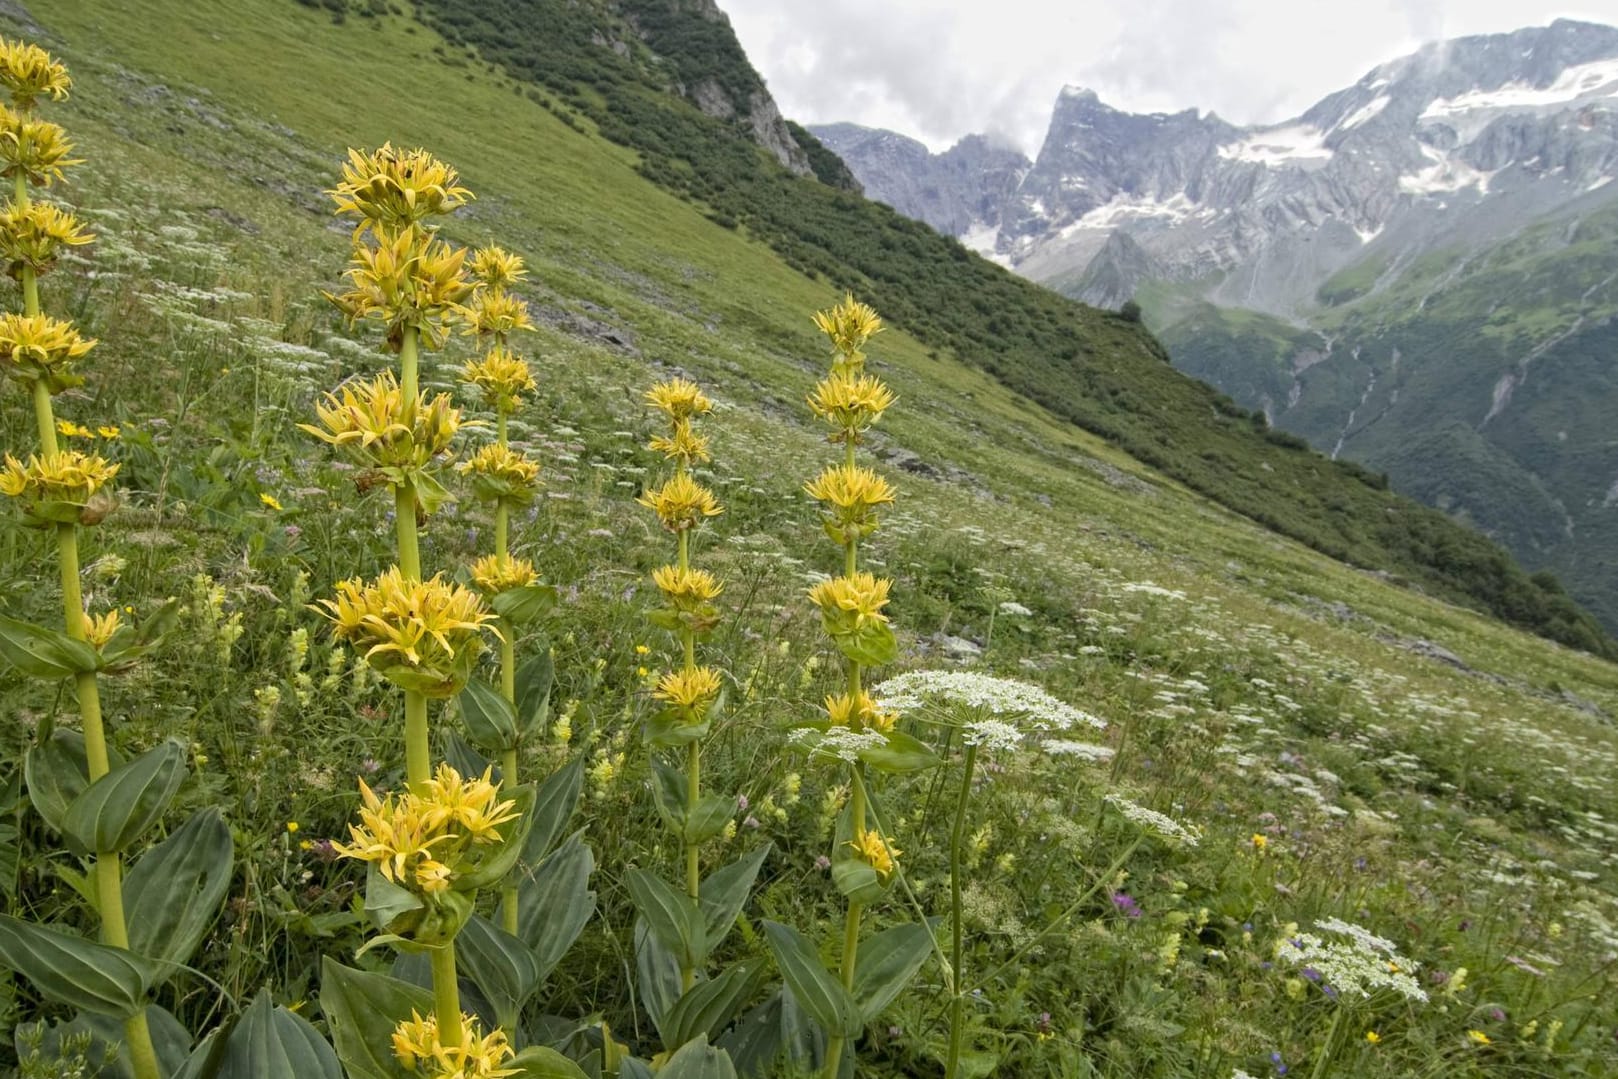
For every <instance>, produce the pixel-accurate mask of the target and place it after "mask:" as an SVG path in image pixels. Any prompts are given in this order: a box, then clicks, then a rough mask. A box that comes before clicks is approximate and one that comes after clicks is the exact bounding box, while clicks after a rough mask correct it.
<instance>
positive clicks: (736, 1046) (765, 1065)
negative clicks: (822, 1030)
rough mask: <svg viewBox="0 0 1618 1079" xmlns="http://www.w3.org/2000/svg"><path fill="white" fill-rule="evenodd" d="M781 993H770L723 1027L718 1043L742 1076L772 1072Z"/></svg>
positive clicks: (778, 1035)
mask: <svg viewBox="0 0 1618 1079" xmlns="http://www.w3.org/2000/svg"><path fill="white" fill-rule="evenodd" d="M781 1045H782V1042H781V993H780V991H779V990H777V991H776V992H774V993H771V994H770V995H769V997H768V998H767V999H766V1000H765V1001H764V1003H762V1004H759V1005H756V1006H755V1007H753V1008H752V1009H750V1010H749V1011H748V1013H747V1014H746V1015H744V1016H742V1017H741V1018H740V1019H739V1020H737V1021H736V1024H735V1025H734V1026H732V1027H731V1028H730V1029H729V1030H727V1031H725V1034H724V1036H723V1037H722V1038H720V1039H719V1047H720V1048H721V1049H723V1050H724V1051H725V1052H727V1053H729V1054H730V1059H731V1062H732V1063H733V1064H735V1066H736V1071H737V1073H738V1074H740V1075H745V1076H762V1075H774V1074H775V1063H776V1061H777V1060H779V1059H780V1057H781Z"/></svg>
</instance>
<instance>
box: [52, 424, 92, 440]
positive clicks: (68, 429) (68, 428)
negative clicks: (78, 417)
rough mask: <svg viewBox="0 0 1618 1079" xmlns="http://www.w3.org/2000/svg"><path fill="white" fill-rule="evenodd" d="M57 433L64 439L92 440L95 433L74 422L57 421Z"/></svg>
mask: <svg viewBox="0 0 1618 1079" xmlns="http://www.w3.org/2000/svg"><path fill="white" fill-rule="evenodd" d="M56 433H57V434H59V435H61V436H62V437H63V438H91V437H93V433H92V432H91V430H90V429H89V428H88V427H80V426H79V425H78V424H76V423H74V422H73V421H72V420H57V421H56Z"/></svg>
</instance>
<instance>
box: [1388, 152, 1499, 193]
mask: <svg viewBox="0 0 1618 1079" xmlns="http://www.w3.org/2000/svg"><path fill="white" fill-rule="evenodd" d="M1421 152H1422V155H1423V156H1424V157H1426V158H1427V160H1428V161H1431V162H1432V164H1430V165H1428V166H1427V167H1426V168H1424V169H1421V170H1419V171H1417V172H1411V173H1406V174H1405V175H1403V176H1401V177H1399V190H1400V191H1403V192H1404V193H1405V194H1407V195H1452V194H1454V193H1455V192H1457V191H1464V190H1465V189H1466V188H1469V187H1475V188H1477V189H1478V194H1479V195H1487V194H1488V193H1489V181H1490V180H1491V179H1493V178H1494V173H1492V172H1480V171H1478V170H1477V169H1474V168H1473V167H1472V166H1470V165H1468V164H1467V163H1466V162H1464V161H1461V160H1460V159H1458V158H1457V157H1455V155H1453V154H1446V153H1444V151H1442V150H1439V149H1437V148H1435V147H1432V146H1423V147H1422V148H1421Z"/></svg>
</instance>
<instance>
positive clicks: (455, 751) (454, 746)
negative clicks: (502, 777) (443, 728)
mask: <svg viewBox="0 0 1618 1079" xmlns="http://www.w3.org/2000/svg"><path fill="white" fill-rule="evenodd" d="M444 759H445V760H446V761H448V762H449V765H450V767H451V768H454V769H455V770H456V771H457V772H459V773H461V775H463V776H480V775H482V774H483V772H484V769H486V768H488V767H489V764H490V761H489V758H488V757H485V756H484V755H483V754H482V753H480V752H478V751H477V750H476V749H475V748H473V746H472V743H471V742H468V741H467V740H466V739H465V738H463V737H462V736H461V732H460V731H457V730H454V729H451V730H449V731H447V732H446V733H445V735H444Z"/></svg>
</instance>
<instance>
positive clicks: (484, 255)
mask: <svg viewBox="0 0 1618 1079" xmlns="http://www.w3.org/2000/svg"><path fill="white" fill-rule="evenodd" d="M472 276H473V277H475V278H477V279H478V281H479V283H481V284H482V285H484V286H486V287H488V288H510V287H511V286H512V285H515V284H516V283H517V282H518V281H520V280H522V279H523V278H524V277H527V276H528V269H527V267H525V266H524V265H523V261H522V256H521V255H514V254H512V253H511V252H510V251H507V250H506V249H505V248H503V247H498V246H496V245H494V244H489V245H487V246H485V247H480V248H478V249H477V250H476V251H474V252H472Z"/></svg>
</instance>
